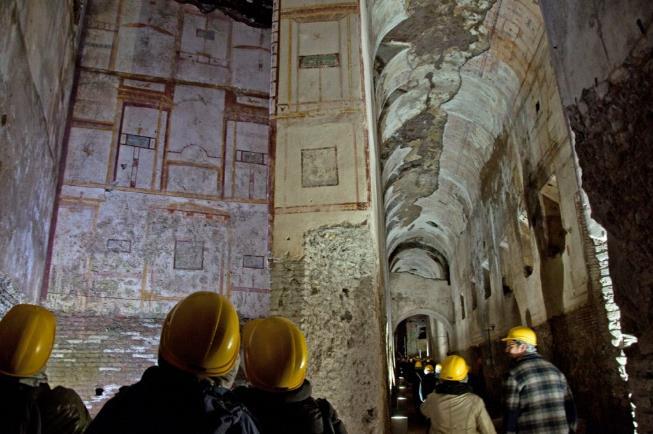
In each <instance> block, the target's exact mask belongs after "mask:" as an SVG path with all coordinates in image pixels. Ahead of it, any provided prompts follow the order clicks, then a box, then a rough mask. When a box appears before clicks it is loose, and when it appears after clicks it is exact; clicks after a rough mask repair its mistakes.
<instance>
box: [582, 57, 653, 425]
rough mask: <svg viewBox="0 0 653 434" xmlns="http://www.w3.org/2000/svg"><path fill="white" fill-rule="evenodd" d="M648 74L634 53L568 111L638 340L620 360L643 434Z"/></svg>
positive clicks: (650, 368)
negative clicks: (601, 85)
mask: <svg viewBox="0 0 653 434" xmlns="http://www.w3.org/2000/svg"><path fill="white" fill-rule="evenodd" d="M651 74H653V55H652V51H651V48H646V49H643V50H641V51H638V52H635V53H633V55H632V56H631V57H629V58H628V59H627V60H626V62H625V63H624V65H623V66H622V67H621V68H620V69H619V70H617V71H615V72H614V73H613V75H612V76H611V80H610V81H609V82H607V83H604V85H603V88H602V89H601V88H592V89H588V90H586V91H585V92H583V96H582V99H581V100H580V101H579V103H578V104H577V105H575V106H572V107H570V108H569V113H570V118H571V125H572V129H573V130H574V132H575V133H576V147H577V151H578V155H579V160H580V163H581V166H582V168H583V186H584V188H585V190H586V191H587V194H588V196H589V197H590V200H591V201H592V211H593V216H594V218H596V219H597V220H598V221H599V222H600V223H601V224H602V225H603V226H604V227H605V228H606V230H607V231H608V234H609V236H608V249H609V253H610V272H611V275H612V280H613V282H614V290H615V291H614V292H615V301H616V302H617V304H619V306H620V307H621V311H622V313H623V316H622V319H621V321H622V326H623V329H624V331H625V332H626V333H630V334H633V335H635V336H637V338H638V339H639V342H638V343H637V344H636V345H634V346H633V347H631V348H628V349H627V350H626V354H627V355H628V365H627V370H628V373H629V374H630V378H631V381H630V382H631V387H632V390H633V400H634V401H635V404H636V405H637V419H638V422H639V423H640V426H641V429H642V432H648V430H649V429H650V428H651V427H653V410H652V407H653V401H651V393H652V392H653V381H652V380H651V376H652V373H653V364H652V363H651V355H653V333H652V332H651V324H652V323H653V301H652V297H653V274H652V273H651V264H652V263H653V243H652V242H651V238H652V237H653V231H651V225H650V221H651V218H652V217H653V214H652V212H651V207H650V200H651V198H653V182H651V177H650V173H651V157H650V150H651V148H652V146H653V129H652V128H651V124H652V123H651V120H652V117H651V113H653V105H652V104H651V98H653V86H652V85H651V81H650V77H651ZM606 175H607V176H606ZM617 198H618V200H616V199H617Z"/></svg>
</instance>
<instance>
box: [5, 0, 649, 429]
mask: <svg viewBox="0 0 653 434" xmlns="http://www.w3.org/2000/svg"><path fill="white" fill-rule="evenodd" d="M652 22H653V2H651V1H649V0H623V1H619V2H616V1H613V2H607V1H603V0H248V1H236V0H61V1H46V0H3V2H2V4H1V5H0V28H2V29H5V30H3V31H2V33H1V34H0V103H1V104H0V317H2V316H3V315H4V314H5V313H6V312H7V311H9V309H10V308H12V306H15V305H17V304H21V303H30V304H38V305H41V306H43V307H46V308H47V309H48V310H50V311H51V312H53V313H54V314H55V316H56V322H57V326H56V340H55V341H54V347H53V350H52V353H51V355H50V358H49V361H48V363H47V366H46V370H45V372H46V373H47V377H48V381H49V384H51V385H53V386H55V385H61V386H65V387H68V388H71V389H74V390H75V391H76V392H77V393H78V394H79V396H80V398H81V400H82V401H83V404H84V406H85V407H86V408H87V409H88V411H89V413H90V415H91V416H95V415H97V413H98V412H99V411H100V409H102V408H103V406H104V405H105V404H106V403H107V401H108V400H109V399H111V398H112V397H113V396H114V395H115V394H116V393H117V392H118V390H119V389H120V387H122V386H123V385H129V384H132V383H134V382H136V381H138V380H139V379H140V378H141V375H142V373H143V371H145V369H146V368H148V367H149V366H152V365H156V364H157V363H158V361H159V357H158V354H159V350H158V348H159V339H160V335H161V325H162V323H163V322H164V319H165V318H166V314H167V313H168V312H169V311H170V309H171V308H173V306H175V305H176V304H177V303H178V302H179V301H180V300H182V299H184V298H185V297H186V296H188V295H189V294H191V293H194V292H196V291H208V292H213V293H217V294H220V295H223V296H225V297H226V298H228V299H229V300H230V301H231V303H232V304H233V306H234V307H235V308H236V310H237V312H238V316H239V321H240V325H241V326H242V325H244V324H245V323H246V322H247V321H249V320H251V319H256V318H263V317H267V316H270V315H281V316H284V317H286V318H289V319H290V320H292V321H293V322H294V323H295V324H297V326H298V327H299V328H300V329H301V332H302V333H303V334H304V335H305V336H306V341H307V346H308V355H309V362H308V371H307V378H309V379H310V381H311V384H312V388H313V389H312V390H313V396H315V397H323V398H327V399H328V400H329V402H331V403H332V404H333V406H334V408H335V409H337V412H338V415H339V417H340V418H341V419H342V421H343V422H344V424H345V425H346V427H347V431H348V432H349V433H350V434H351V433H354V434H367V433H369V434H372V433H374V434H376V433H379V434H380V433H394V434H400V433H426V432H428V431H427V426H428V420H427V419H425V418H424V417H423V416H422V415H421V414H420V410H419V406H420V402H421V401H422V400H424V399H426V396H427V395H428V394H427V395H424V396H420V385H421V378H422V377H423V376H424V375H425V372H424V370H425V368H426V366H427V365H428V366H431V367H432V369H433V370H434V371H435V370H436V369H438V370H439V369H440V366H441V364H442V363H443V361H444V360H445V359H446V358H447V357H449V356H452V355H455V356H459V357H461V358H462V359H464V360H465V362H466V364H467V368H468V369H469V375H468V385H469V387H470V390H472V391H473V392H474V393H475V394H476V395H478V396H479V397H480V399H481V400H482V403H483V404H484V406H485V408H486V409H487V412H488V414H489V417H490V419H491V420H492V423H493V425H494V426H495V428H496V429H497V432H505V430H504V427H503V415H504V410H505V408H504V401H505V393H504V390H503V389H502V385H503V384H504V380H505V378H506V376H507V374H508V372H509V371H510V369H511V366H512V365H511V363H510V358H509V357H508V356H507V355H506V344H505V342H503V341H502V340H501V339H502V338H504V337H505V336H507V334H508V333H509V331H510V330H511V329H512V328H513V327H516V326H526V327H529V328H530V329H532V330H533V331H534V332H535V334H536V335H537V351H538V352H539V353H540V354H541V355H542V357H543V358H544V359H546V360H548V361H550V362H551V363H552V364H553V365H555V367H557V369H558V370H559V371H560V372H561V373H562V374H563V375H564V376H565V377H566V379H567V382H568V385H569V388H570V390H571V391H572V392H573V399H574V402H575V406H576V410H577V418H578V428H577V432H578V433H599V434H611V433H635V432H637V433H652V432H653V405H652V404H653V403H652V399H653V398H652V395H651V391H652V390H653V327H652V324H653V272H652V271H651V270H653V229H652V228H653V225H651V223H650V222H651V221H652V220H653V207H652V206H651V200H652V199H653V177H651V175H650V174H651V167H653V154H652V153H651V149H653V104H652V101H653V28H651V23H652ZM0 345H1V343H0ZM428 371H429V372H428V373H431V368H429V369H428ZM0 376H1V375H0ZM244 381H245V377H244V374H243V373H242V371H241V372H239V375H238V377H237V380H236V383H237V384H242V383H243V382H244ZM434 390H435V389H434ZM278 434H282V433H278Z"/></svg>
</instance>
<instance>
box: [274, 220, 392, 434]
mask: <svg viewBox="0 0 653 434" xmlns="http://www.w3.org/2000/svg"><path fill="white" fill-rule="evenodd" d="M304 252H305V253H304V256H303V258H302V259H300V260H298V261H293V260H289V259H288V258H280V259H279V260H278V262H275V264H274V268H273V276H272V282H273V292H272V294H273V299H272V302H271V307H270V309H271V311H272V312H273V313H276V314H282V315H286V316H288V317H289V318H291V319H292V320H293V321H296V322H297V323H298V324H299V326H300V328H301V329H302V331H303V332H304V333H305V334H306V339H307V341H308V347H309V371H308V378H309V380H311V381H312V382H313V386H314V393H313V395H314V396H316V397H326V398H327V399H329V400H330V401H331V402H332V403H333V404H334V406H335V408H336V410H337V411H338V414H339V416H340V417H341V418H342V420H343V421H344V422H345V425H346V426H347V431H348V432H352V433H360V434H363V433H379V432H381V431H379V427H380V426H381V425H382V424H383V419H384V417H385V412H386V409H385V403H384V401H383V396H384V393H383V390H384V387H385V384H384V382H383V379H382V377H381V376H380V375H379V373H381V372H383V367H382V365H381V363H382V358H383V354H381V353H379V354H375V353H373V352H371V351H370V348H374V347H375V346H379V345H380V342H382V339H383V337H382V336H381V334H380V330H381V328H380V327H379V324H380V321H381V312H382V310H381V306H380V305H379V300H378V298H377V296H376V295H375V294H376V293H377V291H378V289H377V288H375V284H376V283H375V282H376V276H375V269H376V264H375V257H374V251H373V248H372V240H371V234H370V232H369V229H368V228H367V227H365V226H363V227H356V226H351V225H338V226H325V227H322V228H319V229H315V230H311V231H309V232H307V233H306V235H305V237H304Z"/></svg>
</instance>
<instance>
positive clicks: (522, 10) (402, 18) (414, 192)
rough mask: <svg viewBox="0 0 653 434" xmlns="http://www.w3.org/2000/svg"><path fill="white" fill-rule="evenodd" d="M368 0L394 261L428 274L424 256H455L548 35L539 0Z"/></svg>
mask: <svg viewBox="0 0 653 434" xmlns="http://www.w3.org/2000/svg"><path fill="white" fill-rule="evenodd" d="M370 3H371V4H370V13H371V20H372V31H373V32H374V34H373V35H372V36H373V41H375V43H376V64H375V67H376V77H375V91H376V95H375V97H376V107H377V114H378V131H379V136H380V140H381V145H380V146H381V149H382V164H383V177H382V181H383V186H384V195H385V211H386V227H387V231H386V234H387V248H388V252H389V253H390V257H391V264H390V265H391V267H392V268H393V269H394V270H395V271H407V272H411V273H414V274H418V275H422V276H425V277H426V276H431V275H432V274H433V271H432V269H431V270H429V268H432V265H430V264H429V261H428V260H426V257H429V258H434V255H433V253H432V252H433V251H436V252H439V254H440V255H441V257H442V258H443V259H440V260H438V259H436V261H437V262H439V263H440V264H441V265H446V264H445V262H450V261H451V260H452V259H453V255H454V251H455V246H456V242H457V239H458V237H459V235H460V234H461V233H462V232H463V231H464V230H465V228H466V226H467V222H468V219H469V218H470V216H471V214H472V212H473V210H474V208H475V207H476V206H477V204H478V203H479V202H480V199H481V173H482V170H483V168H484V166H485V165H486V163H487V161H488V159H489V158H490V156H491V155H492V152H493V150H494V144H495V142H496V139H497V137H499V136H500V135H501V134H502V133H503V132H505V130H506V129H507V127H508V126H509V124H510V122H511V116H512V114H513V106H514V105H515V98H516V96H517V94H518V92H519V89H520V85H521V83H522V82H523V81H524V79H525V76H526V74H527V71H528V66H529V63H530V60H531V59H532V58H533V55H534V53H535V50H536V48H537V46H538V44H539V43H540V41H541V39H542V37H543V24H542V18H541V13H540V10H539V6H538V4H537V2H535V1H534V0H492V1H490V0H375V1H372V2H370ZM407 242H408V243H410V244H411V245H412V246H413V249H412V250H411V251H410V252H407V251H405V249H403V248H402V246H404V245H405V244H406V243H407ZM398 249H399V250H401V251H402V253H401V255H400V256H399V259H396V257H398V254H397V253H396V251H398ZM415 249H418V250H419V249H421V250H423V251H424V253H419V252H418V251H417V250H415Z"/></svg>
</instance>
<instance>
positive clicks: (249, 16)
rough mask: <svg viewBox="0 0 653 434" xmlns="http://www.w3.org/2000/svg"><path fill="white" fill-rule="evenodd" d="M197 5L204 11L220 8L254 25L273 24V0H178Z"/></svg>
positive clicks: (241, 20)
mask: <svg viewBox="0 0 653 434" xmlns="http://www.w3.org/2000/svg"><path fill="white" fill-rule="evenodd" d="M176 1H177V2H179V3H188V4H192V5H195V6H196V7H197V8H198V9H199V10H200V11H202V12H204V13H209V12H212V11H214V10H216V9H220V10H221V11H222V12H224V13H225V14H227V15H229V16H230V17H231V18H233V19H234V20H236V21H240V22H242V23H245V24H248V25H250V26H252V27H270V26H271V25H272V0H176Z"/></svg>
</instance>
